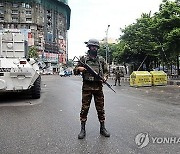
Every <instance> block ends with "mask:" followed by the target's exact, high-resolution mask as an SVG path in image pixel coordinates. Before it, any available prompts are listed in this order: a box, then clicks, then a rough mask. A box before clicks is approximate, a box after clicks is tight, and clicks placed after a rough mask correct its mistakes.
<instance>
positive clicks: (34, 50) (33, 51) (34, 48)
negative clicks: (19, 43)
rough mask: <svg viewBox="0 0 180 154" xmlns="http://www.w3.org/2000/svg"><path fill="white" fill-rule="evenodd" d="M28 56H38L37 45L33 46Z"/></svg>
mask: <svg viewBox="0 0 180 154" xmlns="http://www.w3.org/2000/svg"><path fill="white" fill-rule="evenodd" d="M28 57H29V58H38V57H39V55H38V49H37V48H36V47H35V46H31V47H30V49H29V51H28Z"/></svg>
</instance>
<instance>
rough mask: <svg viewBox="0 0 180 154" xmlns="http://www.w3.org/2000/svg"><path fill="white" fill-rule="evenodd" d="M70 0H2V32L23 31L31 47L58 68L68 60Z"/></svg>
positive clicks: (0, 2) (0, 3)
mask: <svg viewBox="0 0 180 154" xmlns="http://www.w3.org/2000/svg"><path fill="white" fill-rule="evenodd" d="M70 13H71V10H70V8H69V6H68V1H67V0H0V30H1V31H3V30H4V29H8V30H9V29H11V30H15V31H16V30H19V31H21V32H22V33H24V35H25V36H26V39H27V41H28V46H29V48H30V47H31V46H35V47H37V49H38V51H39V56H40V59H41V60H42V61H44V62H45V63H46V64H47V65H51V66H52V67H53V68H54V69H56V68H57V67H58V65H59V64H63V63H64V64H65V63H66V60H67V31H68V30H69V28H70Z"/></svg>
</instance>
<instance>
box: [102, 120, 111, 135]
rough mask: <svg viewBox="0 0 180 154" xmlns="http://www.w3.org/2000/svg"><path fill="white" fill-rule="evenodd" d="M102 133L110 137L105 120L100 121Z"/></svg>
mask: <svg viewBox="0 0 180 154" xmlns="http://www.w3.org/2000/svg"><path fill="white" fill-rule="evenodd" d="M100 134H101V135H103V136H105V137H110V133H109V132H108V131H107V130H106V128H105V125H104V122H100Z"/></svg>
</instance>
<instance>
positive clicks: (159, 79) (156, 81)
mask: <svg viewBox="0 0 180 154" xmlns="http://www.w3.org/2000/svg"><path fill="white" fill-rule="evenodd" d="M150 73H151V75H152V85H153V86H161V85H167V74H166V73H165V72H164V71H151V72H150Z"/></svg>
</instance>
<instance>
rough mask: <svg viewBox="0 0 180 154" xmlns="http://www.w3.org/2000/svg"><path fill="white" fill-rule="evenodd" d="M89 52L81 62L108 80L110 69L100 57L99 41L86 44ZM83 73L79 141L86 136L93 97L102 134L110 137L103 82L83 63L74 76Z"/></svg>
mask: <svg viewBox="0 0 180 154" xmlns="http://www.w3.org/2000/svg"><path fill="white" fill-rule="evenodd" d="M85 44H86V45H87V47H88V48H89V50H88V51H87V55H85V56H83V57H81V58H80V60H81V61H82V62H83V63H85V64H88V65H89V66H90V67H91V68H92V69H93V70H94V71H96V72H97V73H98V74H99V75H100V76H102V77H104V79H105V80H107V77H108V69H107V64H106V62H105V60H104V58H102V57H100V56H98V49H99V47H100V45H99V41H98V40H96V39H90V40H89V41H88V42H85ZM80 72H82V77H83V85H82V106H81V112H80V121H81V131H80V133H79V134H78V139H83V138H84V137H85V136H86V129H85V125H86V121H87V115H88V111H89V108H90V103H91V100H92V96H93V97H94V102H95V106H96V110H97V114H98V119H99V122H100V134H101V135H103V136H105V137H110V133H109V132H108V131H107V130H106V128H105V111H104V94H103V90H102V88H103V82H102V81H101V80H99V79H98V78H96V77H94V76H92V75H91V74H90V73H89V72H88V71H87V70H86V69H85V68H84V67H83V65H82V64H81V63H78V64H77V66H76V67H75V68H74V75H79V74H80Z"/></svg>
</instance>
